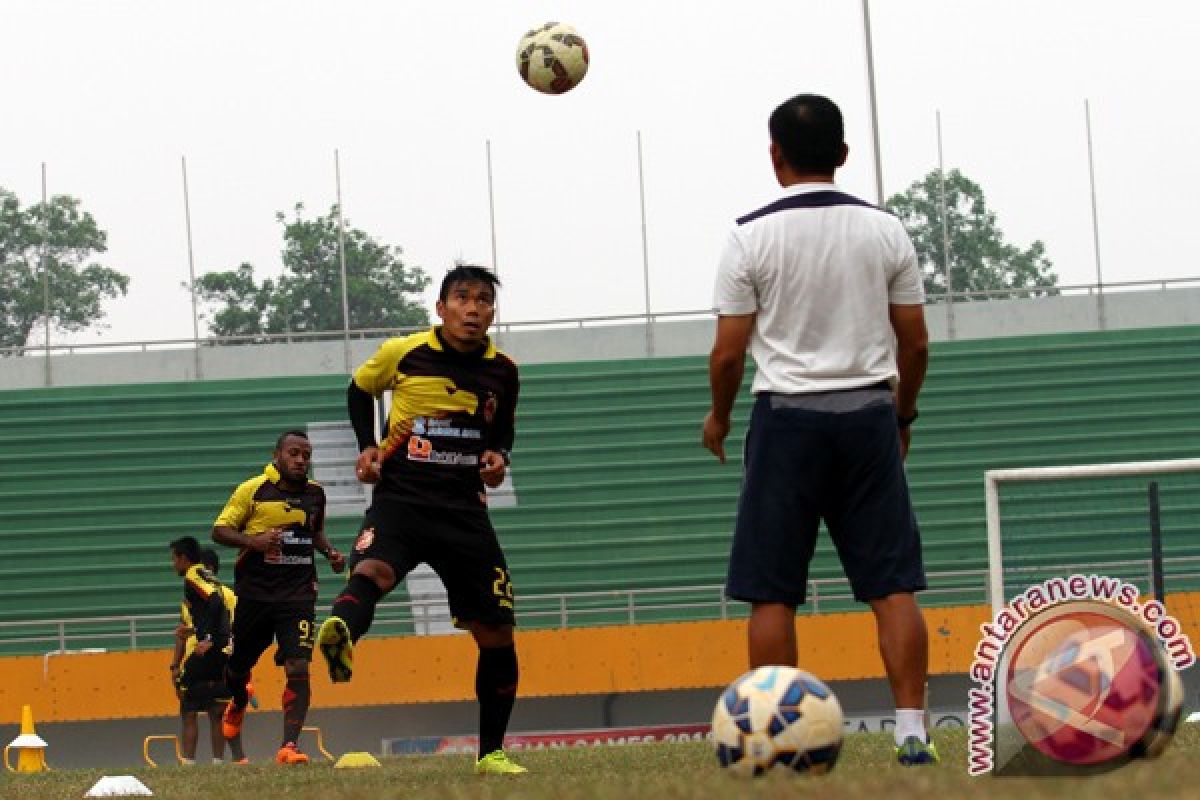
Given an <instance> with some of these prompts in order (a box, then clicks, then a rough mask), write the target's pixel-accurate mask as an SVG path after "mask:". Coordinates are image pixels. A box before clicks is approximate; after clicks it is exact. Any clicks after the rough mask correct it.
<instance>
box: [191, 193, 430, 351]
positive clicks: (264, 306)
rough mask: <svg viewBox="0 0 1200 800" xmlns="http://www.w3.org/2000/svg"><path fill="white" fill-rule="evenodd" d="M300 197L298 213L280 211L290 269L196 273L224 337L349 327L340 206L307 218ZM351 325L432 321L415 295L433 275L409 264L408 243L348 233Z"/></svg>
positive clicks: (286, 263)
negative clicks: (262, 275) (266, 274)
mask: <svg viewBox="0 0 1200 800" xmlns="http://www.w3.org/2000/svg"><path fill="white" fill-rule="evenodd" d="M303 211H304V206H303V205H302V204H299V203H297V204H296V207H295V209H294V218H293V219H291V220H288V219H287V217H286V216H285V215H284V214H283V213H279V214H276V215H275V218H276V220H277V221H278V222H279V223H280V224H282V225H283V253H282V258H283V274H282V275H281V276H279V278H277V279H275V280H272V279H270V278H267V279H264V280H263V282H262V283H261V284H260V283H256V282H255V280H254V267H253V265H251V264H248V263H243V264H241V265H240V266H238V268H237V269H234V270H229V271H226V272H209V273H206V274H204V275H201V276H200V277H199V278H197V279H196V289H197V292H198V294H199V295H200V297H201V298H202V299H203V300H204V301H205V302H207V303H210V304H215V305H217V306H218V308H217V310H216V311H215V312H213V313H212V314H211V317H210V320H209V328H210V329H211V330H212V332H213V333H214V334H216V335H217V336H249V335H259V334H264V333H284V332H296V333H299V332H317V331H339V330H341V329H342V290H341V264H340V261H339V257H338V216H337V212H338V209H337V206H334V207H333V208H331V209H330V211H329V213H328V214H327V215H325V216H323V217H316V218H314V219H305V218H304V217H303V216H302V212H303ZM345 249H346V286H347V301H348V304H349V306H350V328H351V329H355V330H357V329H362V328H405V327H421V326H424V325H428V324H429V314H428V313H427V312H426V311H425V308H424V306H422V305H421V304H420V303H419V302H418V301H417V300H415V299H413V297H412V296H414V295H416V294H417V293H419V292H421V291H424V289H425V288H426V287H427V286H428V285H429V277H428V276H426V275H425V273H424V271H423V270H421V269H420V268H419V267H407V266H405V264H404V262H403V261H401V259H400V254H401V252H402V251H401V249H400V248H399V247H391V246H388V245H385V244H381V243H379V242H378V241H376V240H375V239H373V238H372V237H371V236H370V235H368V234H367V233H365V232H364V231H361V230H359V229H357V228H347V229H346V233H345ZM185 287H186V284H185Z"/></svg>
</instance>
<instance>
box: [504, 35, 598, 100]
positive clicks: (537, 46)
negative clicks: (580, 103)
mask: <svg viewBox="0 0 1200 800" xmlns="http://www.w3.org/2000/svg"><path fill="white" fill-rule="evenodd" d="M587 70H588V49H587V42H585V41H584V40H583V37H582V36H580V35H579V32H578V31H576V30H575V29H574V28H572V27H571V26H570V25H566V24H564V23H561V22H547V23H546V24H545V25H542V26H540V27H537V28H534V29H533V30H531V31H527V32H526V33H525V35H524V36H522V37H521V41H520V42H518V43H517V72H519V73H521V80H523V81H525V83H527V84H529V85H530V86H531V87H533V88H534V89H537V90H538V91H539V92H542V93H543V94H562V93H564V92H569V91H571V90H572V89H574V88H575V87H576V86H578V85H579V82H580V81H582V80H583V76H584V75H586V74H587Z"/></svg>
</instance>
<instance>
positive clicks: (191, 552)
mask: <svg viewBox="0 0 1200 800" xmlns="http://www.w3.org/2000/svg"><path fill="white" fill-rule="evenodd" d="M171 552H172V553H174V554H175V555H177V556H183V557H184V558H186V559H187V560H188V561H190V562H192V563H193V564H199V563H200V543H199V542H197V541H196V537H195V536H180V537H179V538H178V539H176V540H175V541H173V542H171Z"/></svg>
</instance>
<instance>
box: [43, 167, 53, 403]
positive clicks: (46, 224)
mask: <svg viewBox="0 0 1200 800" xmlns="http://www.w3.org/2000/svg"><path fill="white" fill-rule="evenodd" d="M49 247H50V201H49V197H48V195H47V193H46V162H45V161H43V162H42V316H43V318H44V320H45V324H46V364H45V367H46V377H45V381H46V385H47V386H49V385H50V384H51V383H52V379H53V376H52V375H51V372H50V265H49V264H48V263H47V262H46V253H47V250H48V248H49Z"/></svg>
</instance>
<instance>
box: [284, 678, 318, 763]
mask: <svg viewBox="0 0 1200 800" xmlns="http://www.w3.org/2000/svg"><path fill="white" fill-rule="evenodd" d="M310 700H312V687H310V686H309V683H308V674H307V673H305V674H303V675H288V676H287V686H285V687H284V689H283V744H285V745H286V744H288V743H289V742H290V743H292V744H295V743H296V742H299V741H300V731H301V730H302V729H303V728H304V718H305V717H307V716H308V704H309V701H310Z"/></svg>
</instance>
